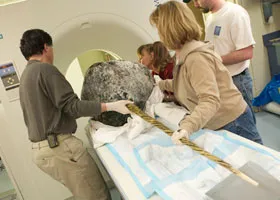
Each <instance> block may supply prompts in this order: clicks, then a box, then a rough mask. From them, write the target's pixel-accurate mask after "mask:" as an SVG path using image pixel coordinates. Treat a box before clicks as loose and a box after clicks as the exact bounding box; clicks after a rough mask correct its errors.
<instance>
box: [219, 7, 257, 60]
mask: <svg viewBox="0 0 280 200" xmlns="http://www.w3.org/2000/svg"><path fill="white" fill-rule="evenodd" d="M230 27H231V29H230V33H229V34H230V35H231V40H232V42H233V44H234V48H235V50H234V51H232V52H230V53H228V54H226V55H222V56H221V57H222V60H223V64H224V65H232V64H236V63H239V62H243V61H245V60H249V59H252V57H253V48H254V46H253V45H254V44H255V41H254V38H253V34H252V30H251V23H250V17H249V15H248V13H247V11H246V10H244V9H243V8H242V9H241V10H240V12H239V13H236V14H235V16H234V20H233V21H232V24H231V26H230Z"/></svg>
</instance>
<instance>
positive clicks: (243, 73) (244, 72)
mask: <svg viewBox="0 0 280 200" xmlns="http://www.w3.org/2000/svg"><path fill="white" fill-rule="evenodd" d="M246 70H247V68H246V69H244V70H243V71H242V72H241V73H239V74H236V75H234V76H232V77H236V76H240V75H245V74H246Z"/></svg>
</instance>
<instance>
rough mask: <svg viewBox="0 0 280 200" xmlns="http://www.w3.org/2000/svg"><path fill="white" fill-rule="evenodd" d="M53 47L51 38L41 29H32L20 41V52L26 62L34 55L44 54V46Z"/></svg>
mask: <svg viewBox="0 0 280 200" xmlns="http://www.w3.org/2000/svg"><path fill="white" fill-rule="evenodd" d="M45 44H46V45H48V46H52V38H51V36H50V35H49V34H48V33H47V32H45V31H43V30H40V29H30V30H27V31H25V32H24V33H23V35H22V38H21V40H20V50H21V53H22V55H23V56H24V57H25V59H26V60H29V58H30V57H31V56H33V55H39V54H42V53H43V50H44V45H45Z"/></svg>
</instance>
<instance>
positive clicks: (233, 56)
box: [221, 45, 253, 65]
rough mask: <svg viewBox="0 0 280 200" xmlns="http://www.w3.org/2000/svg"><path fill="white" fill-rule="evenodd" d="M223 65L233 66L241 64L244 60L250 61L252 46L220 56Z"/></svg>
mask: <svg viewBox="0 0 280 200" xmlns="http://www.w3.org/2000/svg"><path fill="white" fill-rule="evenodd" d="M221 57H222V60H223V64H224V65H233V64H236V63H240V62H243V61H245V60H249V59H252V57H253V45H251V46H249V47H246V48H243V49H239V50H236V51H233V52H231V53H229V54H227V55H224V56H221Z"/></svg>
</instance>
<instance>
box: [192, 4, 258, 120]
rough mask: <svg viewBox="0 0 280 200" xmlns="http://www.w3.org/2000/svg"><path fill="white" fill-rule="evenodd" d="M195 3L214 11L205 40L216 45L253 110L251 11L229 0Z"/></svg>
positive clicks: (201, 7)
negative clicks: (248, 11) (250, 66)
mask: <svg viewBox="0 0 280 200" xmlns="http://www.w3.org/2000/svg"><path fill="white" fill-rule="evenodd" d="M194 6H195V7H196V8H199V9H201V10H202V12H204V13H208V12H210V15H209V16H208V17H207V20H206V24H205V40H206V41H210V42H212V43H213V44H214V47H215V51H216V52H217V53H218V54H219V55H220V56H221V57H222V60H223V64H224V65H225V66H226V67H227V69H228V70H229V72H230V74H231V76H232V78H233V82H234V84H235V85H236V87H237V88H238V89H239V91H240V92H241V93H242V95H243V98H244V99H245V101H246V102H247V104H248V105H249V107H250V108H251V110H252V114H253V116H254V121H256V120H255V115H254V112H253V109H252V103H251V101H252V98H253V81H252V78H251V75H250V73H249V70H248V68H249V65H250V59H251V58H252V57H253V47H254V45H255V40H254V38H253V35H252V30H251V24H250V17H249V15H248V13H247V11H246V10H245V9H244V8H243V7H241V6H239V5H237V4H234V3H231V2H225V0H194Z"/></svg>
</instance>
